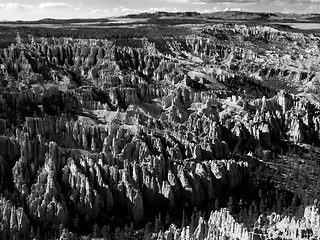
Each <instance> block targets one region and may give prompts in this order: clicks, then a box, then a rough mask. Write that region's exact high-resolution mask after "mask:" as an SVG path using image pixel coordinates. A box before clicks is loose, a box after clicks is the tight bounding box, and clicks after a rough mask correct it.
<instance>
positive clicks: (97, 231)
mask: <svg viewBox="0 0 320 240" xmlns="http://www.w3.org/2000/svg"><path fill="white" fill-rule="evenodd" d="M93 237H94V238H99V237H100V227H99V225H98V223H95V224H94V225H93Z"/></svg>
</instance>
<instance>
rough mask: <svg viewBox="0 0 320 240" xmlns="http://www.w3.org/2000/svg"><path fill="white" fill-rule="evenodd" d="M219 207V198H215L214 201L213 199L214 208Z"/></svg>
mask: <svg viewBox="0 0 320 240" xmlns="http://www.w3.org/2000/svg"><path fill="white" fill-rule="evenodd" d="M219 207H220V201H219V199H218V198H217V199H216V200H215V201H214V210H218V209H219Z"/></svg>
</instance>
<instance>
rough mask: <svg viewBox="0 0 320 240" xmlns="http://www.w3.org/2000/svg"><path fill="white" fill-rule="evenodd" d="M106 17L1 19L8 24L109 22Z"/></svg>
mask: <svg viewBox="0 0 320 240" xmlns="http://www.w3.org/2000/svg"><path fill="white" fill-rule="evenodd" d="M109 21H110V20H109V19H108V18H72V19H54V18H44V19H40V20H36V21H21V20H18V21H3V22H2V23H10V24H70V23H91V22H92V23H95V22H101V23H105V22H109Z"/></svg>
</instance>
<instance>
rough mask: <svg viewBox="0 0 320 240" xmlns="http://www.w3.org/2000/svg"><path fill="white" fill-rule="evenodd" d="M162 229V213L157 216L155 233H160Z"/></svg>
mask: <svg viewBox="0 0 320 240" xmlns="http://www.w3.org/2000/svg"><path fill="white" fill-rule="evenodd" d="M161 229H162V222H161V213H159V215H157V216H156V219H155V223H154V230H155V232H159V231H160V230H161Z"/></svg>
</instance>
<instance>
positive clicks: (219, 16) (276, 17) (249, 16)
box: [120, 11, 320, 22]
mask: <svg viewBox="0 0 320 240" xmlns="http://www.w3.org/2000/svg"><path fill="white" fill-rule="evenodd" d="M160 17H171V18H188V17H192V18H201V19H211V20H247V21H251V20H256V21H281V22H292V21H293V22H300V21H301V22H303V21H312V22H320V14H316V13H311V14H284V13H266V12H242V11H224V12H212V13H203V14H201V13H198V12H155V13H148V12H144V13H138V14H129V15H125V16H122V17H120V18H150V19H155V18H160Z"/></svg>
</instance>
